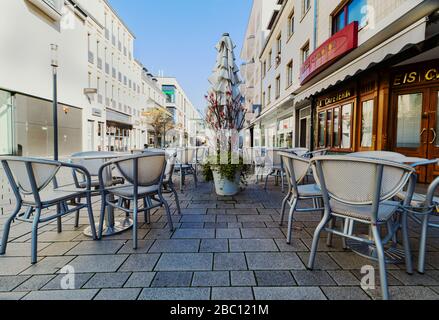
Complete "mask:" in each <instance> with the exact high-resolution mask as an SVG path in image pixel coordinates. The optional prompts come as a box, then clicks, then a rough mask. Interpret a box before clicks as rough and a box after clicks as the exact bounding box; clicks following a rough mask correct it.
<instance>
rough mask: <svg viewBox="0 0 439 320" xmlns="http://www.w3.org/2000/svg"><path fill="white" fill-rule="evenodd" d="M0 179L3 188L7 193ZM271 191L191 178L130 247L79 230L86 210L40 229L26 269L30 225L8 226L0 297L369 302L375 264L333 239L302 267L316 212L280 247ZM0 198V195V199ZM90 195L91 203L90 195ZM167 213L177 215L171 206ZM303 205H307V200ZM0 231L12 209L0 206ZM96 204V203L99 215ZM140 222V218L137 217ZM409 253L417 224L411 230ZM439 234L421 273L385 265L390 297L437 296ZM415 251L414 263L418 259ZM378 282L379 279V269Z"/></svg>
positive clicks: (375, 293)
mask: <svg viewBox="0 0 439 320" xmlns="http://www.w3.org/2000/svg"><path fill="white" fill-rule="evenodd" d="M5 188H6V187H5V184H4V182H3V181H2V190H5ZM279 189H280V188H279V187H277V186H274V185H270V187H269V190H268V191H264V190H263V186H262V185H261V184H259V185H255V184H251V185H250V186H249V187H248V188H247V189H246V190H245V191H243V192H242V193H241V194H239V195H238V196H236V197H225V198H224V197H217V196H216V195H215V193H214V190H213V186H212V184H209V183H200V185H199V186H198V188H196V189H195V188H194V187H193V185H192V183H191V181H188V185H186V191H185V192H184V193H183V194H180V201H181V207H182V215H181V216H179V215H177V214H176V213H175V212H174V216H173V219H174V222H175V227H176V230H175V231H174V232H173V233H170V232H169V230H168V227H167V222H166V217H165V216H164V212H163V209H158V210H156V211H155V212H154V214H153V215H152V223H151V224H150V225H146V224H143V225H142V226H141V229H140V230H139V237H140V238H141V239H142V240H141V241H140V242H139V249H138V250H137V251H133V249H132V241H131V235H132V233H131V231H128V232H125V233H122V234H120V235H117V236H113V237H109V238H105V239H103V240H102V241H92V240H91V239H89V238H87V237H85V236H84V235H83V234H82V231H83V229H84V228H85V227H86V226H87V223H88V220H87V218H86V214H85V213H83V214H82V217H81V226H80V228H79V229H75V228H74V226H73V216H71V217H66V218H64V219H63V227H64V230H63V232H62V233H60V234H58V233H57V232H56V225H55V224H49V225H45V226H41V228H40V235H39V262H38V264H36V265H34V266H32V265H31V264H30V242H29V239H30V233H29V231H30V225H29V224H24V223H17V224H14V226H13V228H12V231H11V235H10V243H9V246H8V251H7V255H6V256H3V257H0V299H14V300H16V299H25V300H28V299H86V300H90V299H143V300H152V299H224V300H226V299H232V300H240V299H244V300H252V299H300V300H302V299H342V300H346V299H377V298H379V296H380V290H379V288H377V289H376V290H372V291H364V290H363V289H361V287H360V279H361V277H362V274H361V271H360V270H361V268H362V266H364V265H370V264H371V265H374V266H375V264H374V263H371V262H370V261H369V260H367V259H365V258H362V257H360V256H358V255H356V254H354V253H352V252H350V251H343V249H342V248H341V241H340V240H339V239H337V238H336V239H334V246H333V247H331V248H328V247H326V245H325V244H324V243H325V239H322V244H321V246H320V247H319V253H318V256H317V263H316V269H315V270H314V271H308V270H306V268H305V265H306V262H307V259H308V256H309V247H310V244H311V240H312V234H313V232H314V229H315V227H316V225H317V223H318V222H319V218H320V215H319V214H318V213H315V214H313V213H306V214H305V213H301V214H297V215H296V216H295V223H294V233H293V237H294V241H293V243H292V244H291V245H287V244H286V242H285V234H286V228H285V227H280V226H279V223H278V219H279V210H280V206H281V200H282V197H283V194H282V193H281V192H280V190H279ZM2 199H3V198H2ZM96 199H97V198H96ZM170 203H171V204H172V206H171V207H172V209H173V211H175V204H174V203H173V201H170ZM308 205H309V204H308ZM0 206H1V207H2V209H4V212H5V213H4V214H3V215H1V214H0V229H2V227H3V224H4V221H5V219H6V217H7V215H8V212H10V210H12V206H13V203H12V202H11V201H9V200H7V201H3V202H1V203H0ZM99 206H100V205H99V203H95V204H94V208H95V212H96V213H97V212H99V211H98V209H99ZM140 219H141V220H140V221H143V215H141V216H140ZM411 236H412V237H413V238H412V245H413V249H414V250H416V248H417V245H418V227H417V226H415V225H411ZM438 236H439V233H438V232H435V231H433V232H431V238H430V240H429V245H428V254H427V256H428V259H427V272H426V274H425V275H419V274H415V275H413V276H409V275H407V274H406V273H405V272H404V266H403V265H402V266H396V265H390V266H389V272H388V277H389V282H390V285H391V289H390V290H391V295H392V297H393V298H394V299H407V300H412V299H439V241H438V240H439V237H438ZM416 258H417V256H416V252H415V261H416ZM66 265H70V266H72V267H73V268H74V269H75V271H76V277H75V290H61V280H62V278H63V277H64V275H62V274H60V269H61V268H63V267H64V266H66ZM377 278H378V273H377Z"/></svg>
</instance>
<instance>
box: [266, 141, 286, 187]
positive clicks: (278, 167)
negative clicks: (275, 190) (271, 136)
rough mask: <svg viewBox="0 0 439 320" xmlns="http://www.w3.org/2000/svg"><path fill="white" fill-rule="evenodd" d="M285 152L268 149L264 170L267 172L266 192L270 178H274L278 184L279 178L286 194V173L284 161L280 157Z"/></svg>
mask: <svg viewBox="0 0 439 320" xmlns="http://www.w3.org/2000/svg"><path fill="white" fill-rule="evenodd" d="M282 151H285V150H283V149H267V150H266V154H265V159H264V170H265V174H266V176H265V186H264V190H267V186H268V178H269V177H274V178H275V181H276V183H277V182H278V180H279V178H280V179H281V188H282V192H284V178H285V171H284V168H283V165H282V159H281V157H280V152H282Z"/></svg>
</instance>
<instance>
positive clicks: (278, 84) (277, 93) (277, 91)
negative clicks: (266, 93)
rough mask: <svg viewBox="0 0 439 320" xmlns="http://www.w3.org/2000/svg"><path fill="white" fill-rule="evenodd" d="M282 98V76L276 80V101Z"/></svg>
mask: <svg viewBox="0 0 439 320" xmlns="http://www.w3.org/2000/svg"><path fill="white" fill-rule="evenodd" d="M279 97H280V76H278V77H277V78H276V99H277V98H279Z"/></svg>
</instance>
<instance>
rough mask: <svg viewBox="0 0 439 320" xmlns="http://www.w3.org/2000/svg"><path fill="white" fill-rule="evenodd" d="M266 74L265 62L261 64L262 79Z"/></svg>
mask: <svg viewBox="0 0 439 320" xmlns="http://www.w3.org/2000/svg"><path fill="white" fill-rule="evenodd" d="M266 74H267V61H264V62H263V63H262V75H263V77H265V75H266Z"/></svg>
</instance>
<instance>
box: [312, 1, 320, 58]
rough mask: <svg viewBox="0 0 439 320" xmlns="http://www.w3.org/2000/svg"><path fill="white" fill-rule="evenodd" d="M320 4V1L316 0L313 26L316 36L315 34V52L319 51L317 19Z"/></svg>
mask: <svg viewBox="0 0 439 320" xmlns="http://www.w3.org/2000/svg"><path fill="white" fill-rule="evenodd" d="M318 2H319V0H314V24H313V28H314V34H313V37H314V39H313V42H314V45H313V46H314V50H316V49H317V21H318V20H317V19H318V11H317V6H318Z"/></svg>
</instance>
